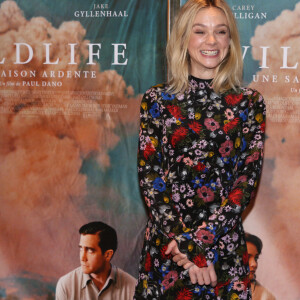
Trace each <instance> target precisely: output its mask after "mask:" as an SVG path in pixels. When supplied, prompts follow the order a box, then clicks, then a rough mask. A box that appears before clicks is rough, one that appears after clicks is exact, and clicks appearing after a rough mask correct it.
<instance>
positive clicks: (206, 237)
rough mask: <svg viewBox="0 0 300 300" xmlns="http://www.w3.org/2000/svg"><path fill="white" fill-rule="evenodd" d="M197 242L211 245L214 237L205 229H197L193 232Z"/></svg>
mask: <svg viewBox="0 0 300 300" xmlns="http://www.w3.org/2000/svg"><path fill="white" fill-rule="evenodd" d="M195 235H196V238H197V240H199V241H201V242H203V243H204V244H212V243H213V241H214V237H215V236H214V235H213V234H212V233H211V232H210V231H208V230H205V229H198V230H197V231H196V232H195Z"/></svg>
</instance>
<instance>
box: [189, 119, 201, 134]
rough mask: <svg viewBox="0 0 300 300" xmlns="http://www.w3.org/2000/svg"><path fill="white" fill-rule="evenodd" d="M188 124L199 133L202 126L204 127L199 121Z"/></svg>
mask: <svg viewBox="0 0 300 300" xmlns="http://www.w3.org/2000/svg"><path fill="white" fill-rule="evenodd" d="M188 126H189V128H190V129H191V130H192V131H193V132H195V133H197V134H199V133H200V131H201V128H202V125H200V124H199V123H198V122H197V121H195V120H194V121H192V122H191V123H189V124H188Z"/></svg>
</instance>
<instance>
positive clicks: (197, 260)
mask: <svg viewBox="0 0 300 300" xmlns="http://www.w3.org/2000/svg"><path fill="white" fill-rule="evenodd" d="M193 262H194V264H195V265H196V266H197V267H199V268H205V267H207V263H206V258H205V256H204V255H203V254H198V255H197V256H196V257H194V258H193Z"/></svg>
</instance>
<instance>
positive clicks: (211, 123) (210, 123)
mask: <svg viewBox="0 0 300 300" xmlns="http://www.w3.org/2000/svg"><path fill="white" fill-rule="evenodd" d="M204 125H205V126H206V127H207V129H208V130H210V131H215V130H216V129H219V128H220V124H219V123H218V122H217V121H216V120H215V119H213V118H207V119H205V120H204Z"/></svg>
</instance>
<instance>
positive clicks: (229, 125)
mask: <svg viewBox="0 0 300 300" xmlns="http://www.w3.org/2000/svg"><path fill="white" fill-rule="evenodd" d="M239 121H240V118H234V119H233V120H231V121H230V122H228V123H226V124H225V125H224V131H225V133H226V134H227V133H228V132H229V131H230V130H232V129H234V128H235V127H236V126H237V125H238V123H239Z"/></svg>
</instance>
